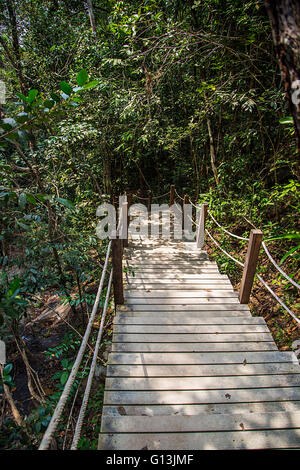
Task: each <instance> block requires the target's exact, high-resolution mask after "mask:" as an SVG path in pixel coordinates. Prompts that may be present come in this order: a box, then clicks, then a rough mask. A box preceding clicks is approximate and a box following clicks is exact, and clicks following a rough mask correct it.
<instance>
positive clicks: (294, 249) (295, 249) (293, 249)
mask: <svg viewBox="0 0 300 470" xmlns="http://www.w3.org/2000/svg"><path fill="white" fill-rule="evenodd" d="M297 250H300V245H298V246H294V248H292V249H291V250H290V251H288V252H287V253H286V254H285V255H284V256H283V257H282V258H281V260H280V261H279V265H281V264H282V263H284V261H285V260H286V259H287V258H288V257H289V256H290V255H292V254H293V253H295V251H297Z"/></svg>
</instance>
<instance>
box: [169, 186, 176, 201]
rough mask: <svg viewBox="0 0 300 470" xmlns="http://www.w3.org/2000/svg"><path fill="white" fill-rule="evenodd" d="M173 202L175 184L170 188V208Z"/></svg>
mask: <svg viewBox="0 0 300 470" xmlns="http://www.w3.org/2000/svg"><path fill="white" fill-rule="evenodd" d="M174 200H175V184H171V186H170V204H169V205H170V206H173V204H174Z"/></svg>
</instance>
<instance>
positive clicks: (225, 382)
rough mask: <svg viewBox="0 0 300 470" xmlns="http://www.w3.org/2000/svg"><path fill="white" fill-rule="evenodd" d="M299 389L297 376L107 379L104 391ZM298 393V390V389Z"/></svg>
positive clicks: (299, 379) (299, 378) (298, 377)
mask: <svg viewBox="0 0 300 470" xmlns="http://www.w3.org/2000/svg"><path fill="white" fill-rule="evenodd" d="M296 386H297V387H300V375H299V374H287V375H256V376H243V375H242V376H241V375H237V376H235V377H217V378H216V377H121V378H107V379H106V382H105V389H106V390H131V391H137V390H215V389H216V387H217V388H218V389H219V390H221V389H224V390H229V389H230V390H232V389H233V390H236V389H239V390H240V389H244V388H247V389H252V388H272V387H296ZM299 392H300V389H299Z"/></svg>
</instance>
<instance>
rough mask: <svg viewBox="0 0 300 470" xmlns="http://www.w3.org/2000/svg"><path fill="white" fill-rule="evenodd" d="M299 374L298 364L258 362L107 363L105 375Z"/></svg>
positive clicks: (217, 375) (214, 375)
mask: <svg viewBox="0 0 300 470" xmlns="http://www.w3.org/2000/svg"><path fill="white" fill-rule="evenodd" d="M266 374H271V375H273V374H277V375H278V374H300V366H298V365H297V364H292V363H290V362H287V363H286V362H282V363H280V362H279V363H276V362H275V363H273V362H271V363H258V364H248V363H247V362H245V364H242V365H241V364H205V365H199V364H196V365H195V364H194V365H191V364H185V365H181V364H168V365H162V364H161V365H156V366H151V365H143V366H136V365H133V364H129V365H121V364H109V365H108V367H107V377H148V378H149V377H220V376H221V377H222V376H224V377H231V376H236V375H243V376H251V375H266Z"/></svg>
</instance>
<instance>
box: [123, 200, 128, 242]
mask: <svg viewBox="0 0 300 470" xmlns="http://www.w3.org/2000/svg"><path fill="white" fill-rule="evenodd" d="M126 198H127V197H126ZM123 210H124V215H123V220H124V222H125V221H126V238H124V239H123V247H124V248H127V247H128V200H127V201H126V202H125V204H124V205H123Z"/></svg>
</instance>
